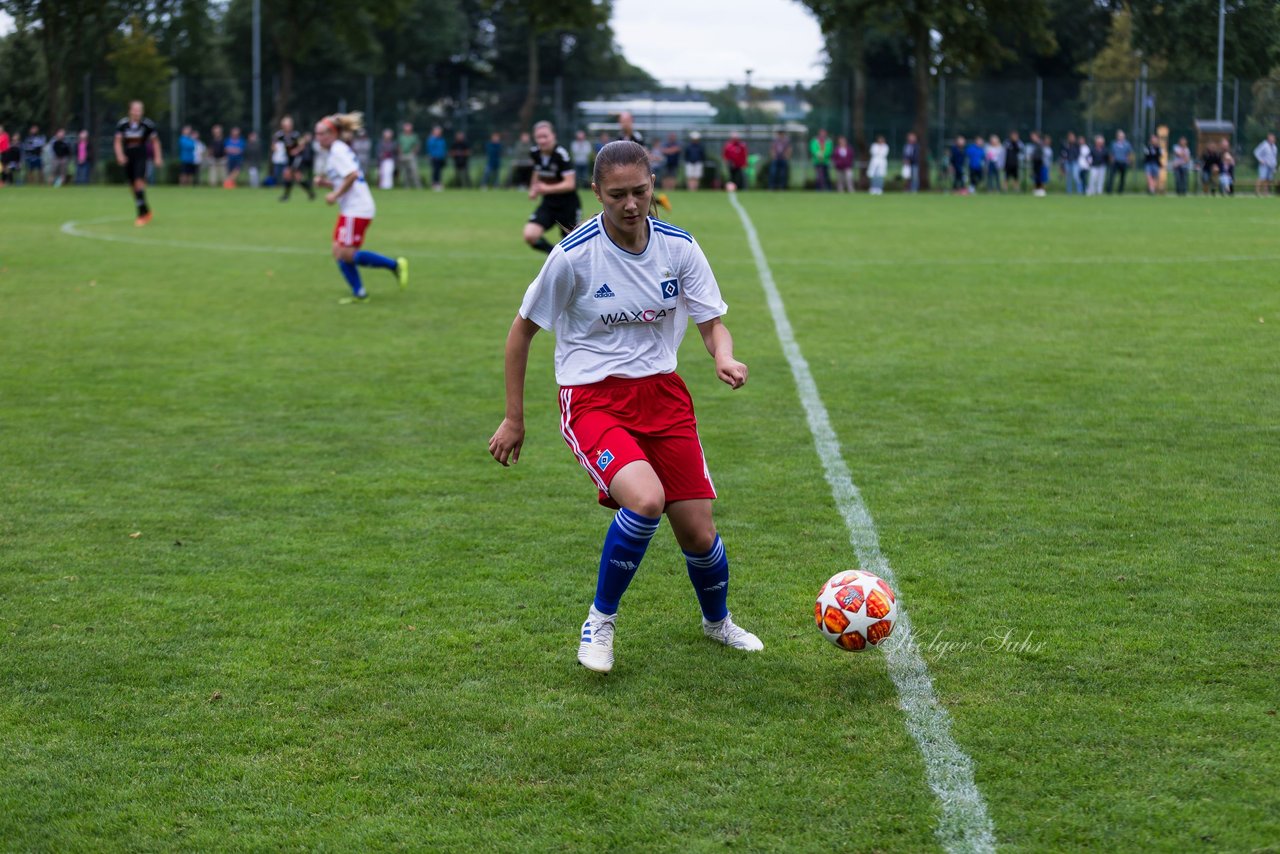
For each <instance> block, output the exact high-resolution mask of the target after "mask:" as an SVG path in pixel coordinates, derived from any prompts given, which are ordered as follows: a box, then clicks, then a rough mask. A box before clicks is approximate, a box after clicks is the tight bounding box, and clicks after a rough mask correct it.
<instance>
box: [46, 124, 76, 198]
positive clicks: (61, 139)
mask: <svg viewBox="0 0 1280 854" xmlns="http://www.w3.org/2000/svg"><path fill="white" fill-rule="evenodd" d="M50 148H52V149H53V186H55V187H61V186H62V182H63V181H65V180H67V172H68V171H70V169H71V143H70V142H68V141H67V129H66V128H58V130H57V131H55V132H54V134H53V142H52V143H51V144H50Z"/></svg>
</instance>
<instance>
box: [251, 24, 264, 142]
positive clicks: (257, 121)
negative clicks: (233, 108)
mask: <svg viewBox="0 0 1280 854" xmlns="http://www.w3.org/2000/svg"><path fill="white" fill-rule="evenodd" d="M253 132H254V133H256V134H257V135H258V144H259V145H261V144H262V0H253Z"/></svg>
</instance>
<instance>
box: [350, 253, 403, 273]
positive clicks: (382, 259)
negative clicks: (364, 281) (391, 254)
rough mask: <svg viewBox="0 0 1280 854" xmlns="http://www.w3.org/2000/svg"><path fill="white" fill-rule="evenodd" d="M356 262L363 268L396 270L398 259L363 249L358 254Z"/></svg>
mask: <svg viewBox="0 0 1280 854" xmlns="http://www.w3.org/2000/svg"><path fill="white" fill-rule="evenodd" d="M355 262H356V263H357V264H359V265H360V266H361V267H382V268H384V269H387V270H394V269H395V268H396V259H394V258H388V257H387V256H386V255H379V254H378V253H377V252H366V251H365V250H363V249H361V250H360V251H359V252H357V253H356V257H355Z"/></svg>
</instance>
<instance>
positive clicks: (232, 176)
mask: <svg viewBox="0 0 1280 854" xmlns="http://www.w3.org/2000/svg"><path fill="white" fill-rule="evenodd" d="M224 150H225V151H226V155H227V177H226V178H225V179H223V181H222V186H223V187H225V188H226V189H228V190H232V189H235V186H236V184H237V183H239V181H240V170H241V169H243V168H244V137H243V136H241V135H240V128H232V129H231V136H229V137H227V142H226V146H225V148H224Z"/></svg>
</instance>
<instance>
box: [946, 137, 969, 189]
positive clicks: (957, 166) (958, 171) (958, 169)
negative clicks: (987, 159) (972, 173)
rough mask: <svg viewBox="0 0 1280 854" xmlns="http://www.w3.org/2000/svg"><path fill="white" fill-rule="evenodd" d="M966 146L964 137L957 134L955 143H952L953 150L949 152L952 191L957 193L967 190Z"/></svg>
mask: <svg viewBox="0 0 1280 854" xmlns="http://www.w3.org/2000/svg"><path fill="white" fill-rule="evenodd" d="M965 144H966V143H965V138H964V136H963V135H960V134H957V135H956V139H955V142H953V143H951V149H950V151H948V152H947V153H948V162H949V163H950V165H951V189H952V190H954V191H957V192H963V191H964V188H965V182H964V163H965V153H964V150H965Z"/></svg>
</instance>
